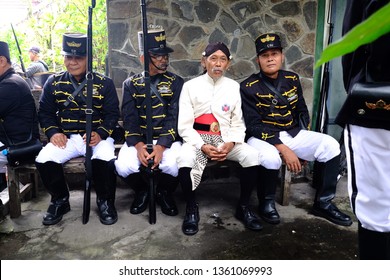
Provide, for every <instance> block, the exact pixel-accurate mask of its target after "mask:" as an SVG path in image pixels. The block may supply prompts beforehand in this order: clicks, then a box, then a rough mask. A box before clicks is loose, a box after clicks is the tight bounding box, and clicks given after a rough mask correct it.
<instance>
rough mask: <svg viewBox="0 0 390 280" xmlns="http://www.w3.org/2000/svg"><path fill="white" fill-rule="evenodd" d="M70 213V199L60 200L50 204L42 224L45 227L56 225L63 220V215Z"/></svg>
mask: <svg viewBox="0 0 390 280" xmlns="http://www.w3.org/2000/svg"><path fill="white" fill-rule="evenodd" d="M69 211H70V204H69V197H64V198H60V199H57V200H54V201H51V202H50V205H49V208H48V209H47V212H46V214H45V215H44V216H43V220H42V224H44V225H45V226H51V225H55V224H57V223H58V222H60V221H61V220H62V217H63V215H65V214H66V213H68V212H69Z"/></svg>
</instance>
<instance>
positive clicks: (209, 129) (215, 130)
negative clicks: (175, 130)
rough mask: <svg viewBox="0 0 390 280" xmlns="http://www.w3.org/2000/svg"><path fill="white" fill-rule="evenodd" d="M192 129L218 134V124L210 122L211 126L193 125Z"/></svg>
mask: <svg viewBox="0 0 390 280" xmlns="http://www.w3.org/2000/svg"><path fill="white" fill-rule="evenodd" d="M193 127H194V129H195V130H199V131H207V132H211V133H215V134H220V130H219V124H218V122H212V123H211V124H203V123H194V126H193Z"/></svg>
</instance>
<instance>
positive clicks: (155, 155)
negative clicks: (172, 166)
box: [146, 145, 166, 169]
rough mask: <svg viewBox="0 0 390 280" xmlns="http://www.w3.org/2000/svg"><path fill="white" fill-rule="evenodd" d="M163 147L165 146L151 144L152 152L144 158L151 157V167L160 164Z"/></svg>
mask: <svg viewBox="0 0 390 280" xmlns="http://www.w3.org/2000/svg"><path fill="white" fill-rule="evenodd" d="M165 149H166V147H164V146H161V145H153V152H152V153H151V154H150V155H148V157H147V158H146V160H149V159H153V166H152V169H155V168H156V167H157V166H158V165H159V164H160V162H161V160H162V157H163V153H164V151H165Z"/></svg>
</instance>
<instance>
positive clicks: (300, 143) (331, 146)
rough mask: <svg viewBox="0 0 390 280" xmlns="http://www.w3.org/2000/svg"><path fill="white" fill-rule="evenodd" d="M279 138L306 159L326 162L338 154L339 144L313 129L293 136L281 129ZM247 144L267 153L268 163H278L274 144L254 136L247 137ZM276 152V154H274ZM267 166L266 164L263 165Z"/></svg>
mask: <svg viewBox="0 0 390 280" xmlns="http://www.w3.org/2000/svg"><path fill="white" fill-rule="evenodd" d="M279 139H280V140H281V141H282V142H283V144H285V145H286V146H287V147H289V148H290V149H291V150H292V151H293V152H294V153H295V154H296V155H297V157H298V158H300V159H303V160H306V161H315V160H316V161H319V162H327V161H328V160H331V159H332V158H334V157H335V156H337V155H339V154H340V145H339V143H338V142H337V141H336V139H334V138H333V137H332V136H329V135H327V134H322V133H318V132H315V131H309V130H301V131H300V132H299V133H298V134H297V135H296V136H295V137H292V136H291V135H290V134H288V133H287V132H285V131H281V132H280V135H279ZM248 144H249V145H251V146H253V147H255V148H256V149H258V150H259V151H262V153H263V154H269V156H268V157H267V158H268V161H271V160H273V161H274V163H272V162H269V163H268V165H269V166H272V165H276V164H279V163H280V161H281V160H280V156H279V152H278V150H277V149H276V148H275V146H273V145H270V144H268V143H267V142H265V141H263V140H260V139H258V138H255V137H251V138H249V139H248ZM275 154H277V156H275ZM263 166H264V167H266V168H267V166H265V165H263Z"/></svg>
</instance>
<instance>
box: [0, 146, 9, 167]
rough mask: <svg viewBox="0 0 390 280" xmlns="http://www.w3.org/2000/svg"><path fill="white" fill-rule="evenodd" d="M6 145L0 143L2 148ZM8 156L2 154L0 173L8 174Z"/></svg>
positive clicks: (0, 156)
mask: <svg viewBox="0 0 390 280" xmlns="http://www.w3.org/2000/svg"><path fill="white" fill-rule="evenodd" d="M3 146H4V144H3V143H2V142H0V147H3ZM7 164H8V160H7V156H6V155H4V154H3V153H2V152H0V173H6V172H7Z"/></svg>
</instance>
